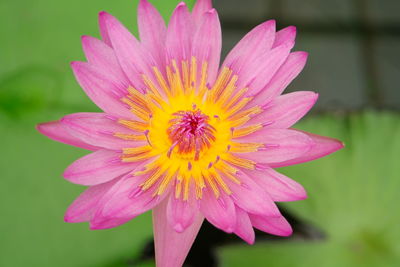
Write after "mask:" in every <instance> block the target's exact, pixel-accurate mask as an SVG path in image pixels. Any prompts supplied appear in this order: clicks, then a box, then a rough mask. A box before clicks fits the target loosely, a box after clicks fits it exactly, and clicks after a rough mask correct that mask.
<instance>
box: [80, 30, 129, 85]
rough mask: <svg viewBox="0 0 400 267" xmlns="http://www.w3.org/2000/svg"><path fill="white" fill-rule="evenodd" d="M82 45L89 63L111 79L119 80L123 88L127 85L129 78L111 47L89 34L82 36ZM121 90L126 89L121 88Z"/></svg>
mask: <svg viewBox="0 0 400 267" xmlns="http://www.w3.org/2000/svg"><path fill="white" fill-rule="evenodd" d="M82 46H83V51H84V52H85V56H86V59H87V60H88V62H89V63H90V64H91V65H94V66H96V67H97V68H99V69H101V71H102V72H104V73H106V74H109V75H111V76H112V79H111V80H117V81H119V82H120V83H121V84H122V86H121V87H122V88H123V89H125V88H128V87H129V80H128V79H127V78H126V76H125V74H124V72H123V71H122V69H121V67H120V66H119V63H118V60H117V57H116V56H115V53H114V50H113V49H112V48H111V47H109V46H108V45H106V44H105V43H104V42H103V41H100V40H98V39H96V38H94V37H91V36H82ZM122 92H126V91H125V90H123V91H122Z"/></svg>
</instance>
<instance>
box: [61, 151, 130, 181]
mask: <svg viewBox="0 0 400 267" xmlns="http://www.w3.org/2000/svg"><path fill="white" fill-rule="evenodd" d="M120 156H121V154H120V153H117V152H113V151H109V150H98V151H96V152H93V153H91V154H89V155H86V156H84V157H82V158H80V159H78V160H77V161H75V162H74V163H72V164H71V165H70V166H68V168H67V169H66V170H65V172H64V174H63V176H64V178H65V179H67V180H68V181H70V182H72V183H76V184H81V185H97V184H101V183H105V182H108V181H111V180H112V179H115V178H116V177H118V176H121V175H123V174H125V173H127V172H129V171H132V170H134V169H135V168H136V166H137V165H138V164H137V163H123V162H121V159H120Z"/></svg>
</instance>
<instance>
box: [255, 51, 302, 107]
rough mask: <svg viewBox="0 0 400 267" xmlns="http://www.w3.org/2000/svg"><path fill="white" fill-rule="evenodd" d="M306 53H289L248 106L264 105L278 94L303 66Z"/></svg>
mask: <svg viewBox="0 0 400 267" xmlns="http://www.w3.org/2000/svg"><path fill="white" fill-rule="evenodd" d="M307 56H308V54H307V53H306V52H293V53H290V55H289V56H288V58H287V59H286V61H285V63H283V65H282V66H281V67H280V68H279V70H278V71H277V72H276V73H275V75H274V77H273V78H272V79H271V81H270V82H269V83H268V84H267V85H266V86H265V87H264V88H263V89H262V90H261V91H260V92H259V93H258V94H257V95H256V96H255V97H254V98H253V100H252V101H251V102H250V103H249V106H254V105H259V106H262V105H265V104H267V103H269V102H270V101H271V100H272V99H274V98H275V97H277V96H278V95H280V94H281V93H282V92H283V90H285V88H286V87H287V86H288V85H289V84H290V83H291V82H292V81H293V79H294V78H296V77H297V75H299V73H300V72H301V71H302V69H303V68H304V65H305V64H306V61H307Z"/></svg>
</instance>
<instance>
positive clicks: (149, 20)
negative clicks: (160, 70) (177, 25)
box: [138, 0, 167, 67]
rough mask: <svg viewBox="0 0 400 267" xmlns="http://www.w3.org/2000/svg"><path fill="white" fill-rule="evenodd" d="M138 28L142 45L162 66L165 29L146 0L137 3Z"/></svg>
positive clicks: (155, 10) (158, 16) (160, 18)
mask: <svg viewBox="0 0 400 267" xmlns="http://www.w3.org/2000/svg"><path fill="white" fill-rule="evenodd" d="M138 28H139V34H140V41H141V43H142V45H144V46H145V47H146V50H147V51H149V52H150V54H151V55H153V57H154V59H155V60H156V61H157V65H158V66H159V67H161V66H164V64H165V40H166V37H167V28H166V26H165V21H164V19H163V18H162V17H161V15H160V13H159V12H158V11H157V9H155V8H154V7H153V6H152V5H151V4H150V3H149V2H148V1H147V0H140V2H139V6H138Z"/></svg>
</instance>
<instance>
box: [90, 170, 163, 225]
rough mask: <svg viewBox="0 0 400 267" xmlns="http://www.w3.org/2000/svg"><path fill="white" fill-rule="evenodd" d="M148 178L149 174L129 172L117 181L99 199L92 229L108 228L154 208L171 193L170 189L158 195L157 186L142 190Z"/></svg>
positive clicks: (91, 223)
mask: <svg viewBox="0 0 400 267" xmlns="http://www.w3.org/2000/svg"><path fill="white" fill-rule="evenodd" d="M142 166H143V164H142V165H139V166H138V167H137V169H136V170H141V169H142V168H143V167H142ZM134 172H135V171H134ZM134 172H133V173H134ZM147 178H148V176H147V175H142V176H132V175H131V174H128V175H126V176H125V177H123V178H122V179H121V180H120V181H119V182H118V183H116V184H115V185H114V186H113V187H112V188H111V189H110V190H109V191H108V192H107V193H106V194H105V195H104V196H103V197H102V199H101V200H100V201H99V204H98V208H97V210H96V212H95V214H94V217H93V219H92V221H91V222H90V225H91V229H106V228H111V227H115V226H118V225H120V224H122V223H125V222H127V221H129V220H131V219H133V218H134V217H136V216H138V215H140V214H142V213H144V212H146V211H148V210H150V209H152V208H153V207H155V206H156V205H158V204H159V203H160V202H161V201H162V200H163V199H164V198H165V197H166V196H168V195H169V189H168V190H167V191H166V192H165V193H164V194H162V195H157V194H156V193H155V190H156V189H157V186H153V187H152V188H150V189H148V190H142V188H141V184H142V183H143V182H144V181H145V180H146V179H147Z"/></svg>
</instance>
